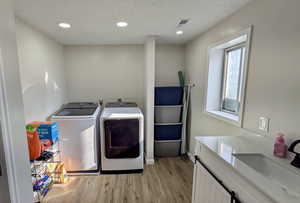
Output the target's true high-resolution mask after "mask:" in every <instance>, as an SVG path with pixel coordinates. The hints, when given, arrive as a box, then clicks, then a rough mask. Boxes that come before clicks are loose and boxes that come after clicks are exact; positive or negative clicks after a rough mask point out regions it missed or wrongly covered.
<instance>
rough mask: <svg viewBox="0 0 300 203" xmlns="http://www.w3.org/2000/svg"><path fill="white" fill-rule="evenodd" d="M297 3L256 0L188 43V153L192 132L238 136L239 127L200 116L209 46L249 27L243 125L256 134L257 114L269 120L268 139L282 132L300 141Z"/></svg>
mask: <svg viewBox="0 0 300 203" xmlns="http://www.w3.org/2000/svg"><path fill="white" fill-rule="evenodd" d="M299 8H300V1H299V0H288V1H282V0H273V1H270V0H255V1H253V2H252V3H250V4H249V5H247V6H246V7H244V8H242V9H241V10H239V11H238V12H237V13H235V14H234V15H232V16H231V17H229V18H227V19H225V20H224V21H223V22H221V23H220V24H218V25H216V26H215V27H213V28H212V29H210V30H209V31H207V32H206V33H204V34H203V35H201V36H199V37H197V38H196V39H195V40H193V41H191V42H190V43H188V45H187V47H186V72H187V73H188V76H189V78H190V80H191V81H192V82H194V83H196V88H194V89H193V90H192V99H191V104H192V109H191V118H190V119H191V129H190V136H191V138H190V145H191V146H190V151H193V148H194V139H193V137H194V136H198V135H239V134H240V133H241V131H240V129H239V128H237V127H234V126H232V125H230V124H227V123H224V122H222V121H219V120H216V119H214V118H211V117H209V116H206V115H204V114H203V101H204V88H205V85H206V84H205V75H206V70H207V48H208V47H209V45H211V44H212V43H215V42H218V41H220V40H222V39H224V38H226V37H227V36H229V35H230V34H232V33H235V32H237V31H240V30H243V29H244V28H247V27H249V25H253V26H254V27H253V28H254V32H253V40H252V50H251V56H250V64H249V74H248V81H247V90H246V103H245V113H244V122H243V125H244V128H245V129H247V130H250V131H254V132H258V133H260V132H259V131H258V118H259V117H260V116H266V117H269V118H270V119H271V121H270V135H271V136H269V137H270V139H274V134H275V132H277V131H283V132H285V133H286V134H287V136H288V138H289V139H300V125H299V115H300V108H299V104H300V94H299V88H300V80H299V78H300V68H299V65H298V64H299V58H300V37H299V36H300V21H299V19H300V13H299Z"/></svg>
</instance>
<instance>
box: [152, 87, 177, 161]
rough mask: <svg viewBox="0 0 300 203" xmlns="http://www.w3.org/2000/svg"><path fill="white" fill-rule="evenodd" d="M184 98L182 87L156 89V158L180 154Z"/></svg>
mask: <svg viewBox="0 0 300 203" xmlns="http://www.w3.org/2000/svg"><path fill="white" fill-rule="evenodd" d="M182 98H183V88H182V87H156V88H155V115H154V116H155V126H154V138H155V148H154V152H155V156H158V157H168V156H178V155H179V153H180V144H181V134H182V133H181V132H182V123H181V111H182ZM176 112H177V113H176ZM162 114H167V115H162ZM170 120H172V121H171V122H170Z"/></svg>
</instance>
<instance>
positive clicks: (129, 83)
mask: <svg viewBox="0 0 300 203" xmlns="http://www.w3.org/2000/svg"><path fill="white" fill-rule="evenodd" d="M64 50H65V52H64V53H65V66H66V78H67V88H68V98H69V100H70V101H98V99H99V98H103V99H104V100H106V101H109V100H115V99H117V98H124V99H126V100H131V101H135V102H137V103H138V104H139V105H140V106H141V107H142V106H143V102H144V101H143V98H144V93H143V87H144V82H143V78H144V47H143V46H142V45H120V46H119V45H103V46H66V47H65V49H64Z"/></svg>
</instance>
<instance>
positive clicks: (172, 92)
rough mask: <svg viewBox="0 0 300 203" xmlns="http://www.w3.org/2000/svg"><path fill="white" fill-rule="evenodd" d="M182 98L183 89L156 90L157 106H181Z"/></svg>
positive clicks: (167, 88)
mask: <svg viewBox="0 0 300 203" xmlns="http://www.w3.org/2000/svg"><path fill="white" fill-rule="evenodd" d="M182 97H183V88H182V87H156V88H155V105H181V104H182Z"/></svg>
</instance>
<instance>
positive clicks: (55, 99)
mask: <svg viewBox="0 0 300 203" xmlns="http://www.w3.org/2000/svg"><path fill="white" fill-rule="evenodd" d="M16 28H17V45H18V55H19V66H20V76H21V85H22V93H23V100H24V109H25V119H26V122H27V123H28V122H31V121H35V120H42V121H43V120H46V119H47V118H48V117H49V116H50V115H51V114H52V113H54V112H55V111H57V110H58V109H59V108H60V107H61V105H62V104H64V103H65V102H67V92H66V83H65V69H64V54H63V46H62V45H60V44H59V43H57V42H56V41H54V40H52V39H50V38H49V37H47V36H46V35H44V34H43V33H41V32H39V31H38V30H36V29H34V28H33V27H31V26H29V25H28V24H26V23H24V22H22V21H21V20H19V19H17V21H16Z"/></svg>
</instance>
